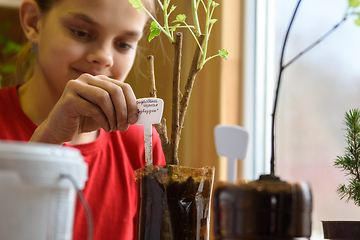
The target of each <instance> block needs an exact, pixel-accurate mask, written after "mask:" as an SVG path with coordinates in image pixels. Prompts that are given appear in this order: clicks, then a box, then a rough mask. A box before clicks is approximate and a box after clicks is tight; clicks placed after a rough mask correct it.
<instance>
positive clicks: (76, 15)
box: [69, 12, 99, 26]
mask: <svg viewBox="0 0 360 240" xmlns="http://www.w3.org/2000/svg"><path fill="white" fill-rule="evenodd" d="M69 14H70V15H71V16H72V17H74V18H79V19H81V20H83V21H84V22H87V23H89V24H91V25H95V26H96V25H99V24H98V23H96V22H95V21H94V20H93V19H92V18H90V17H89V16H88V15H86V14H83V13H76V12H70V13H69Z"/></svg>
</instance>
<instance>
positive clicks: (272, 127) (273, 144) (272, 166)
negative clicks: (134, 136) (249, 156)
mask: <svg viewBox="0 0 360 240" xmlns="http://www.w3.org/2000/svg"><path fill="white" fill-rule="evenodd" d="M300 3H301V0H299V1H298V3H297V5H296V8H295V11H294V13H293V15H292V18H291V21H290V24H289V27H288V29H287V31H286V35H285V40H284V43H283V46H282V51H281V57H280V70H279V76H278V81H277V87H276V92H275V101H274V108H273V112H272V124H271V160H270V168H271V169H270V174H271V175H275V116H276V108H277V102H278V96H279V89H280V83H281V76H282V72H283V70H284V66H283V59H284V52H285V47H286V42H287V39H288V36H289V33H290V29H291V26H292V24H293V22H294V19H295V16H296V13H297V11H298V9H299V6H300Z"/></svg>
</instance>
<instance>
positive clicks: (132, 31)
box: [33, 0, 147, 93]
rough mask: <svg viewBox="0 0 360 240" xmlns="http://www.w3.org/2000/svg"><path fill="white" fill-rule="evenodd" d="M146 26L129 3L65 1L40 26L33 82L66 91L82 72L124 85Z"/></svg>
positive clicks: (144, 18) (120, 0) (143, 16)
mask: <svg viewBox="0 0 360 240" xmlns="http://www.w3.org/2000/svg"><path fill="white" fill-rule="evenodd" d="M146 21H147V16H146V13H144V12H140V13H139V12H138V11H137V10H136V9H135V8H133V7H132V5H131V4H130V3H129V2H128V0H91V1H89V0H60V1H57V2H56V3H55V4H54V5H53V6H52V8H51V9H50V11H49V12H46V13H45V14H41V17H40V18H39V21H38V24H37V30H38V36H37V39H36V40H34V41H36V45H37V57H36V62H35V69H34V75H33V78H41V79H42V80H45V81H46V82H47V83H48V84H49V86H51V87H53V88H55V89H53V90H56V91H57V92H60V93H61V92H62V91H63V89H64V87H65V84H66V83H67V81H69V80H70V79H76V78H78V77H79V76H80V75H81V74H83V73H89V74H92V75H106V76H108V77H110V78H113V79H117V80H119V81H124V80H125V78H126V76H127V74H128V73H129V71H130V69H131V67H132V65H133V62H134V59H135V53H136V49H137V43H138V41H139V40H140V38H141V36H142V31H143V28H144V25H145V23H146Z"/></svg>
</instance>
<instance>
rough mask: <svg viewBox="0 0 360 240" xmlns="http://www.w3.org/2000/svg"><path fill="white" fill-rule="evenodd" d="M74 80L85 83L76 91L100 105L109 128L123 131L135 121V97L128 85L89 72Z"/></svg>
mask: <svg viewBox="0 0 360 240" xmlns="http://www.w3.org/2000/svg"><path fill="white" fill-rule="evenodd" d="M75 81H79V82H83V83H85V84H84V85H85V86H82V87H79V88H77V89H76V93H77V94H78V95H79V96H81V97H82V98H84V99H86V100H88V101H89V102H91V103H93V104H96V105H98V106H99V107H100V109H101V110H102V111H103V113H104V114H105V116H106V118H107V119H108V122H109V125H110V128H111V130H113V131H117V130H120V131H125V130H127V128H128V124H129V123H130V124H133V123H135V122H136V121H137V106H136V97H135V94H134V92H133V90H132V88H131V87H130V85H128V84H126V83H122V82H120V81H117V80H114V79H110V78H108V77H106V76H91V75H89V74H84V75H82V76H81V77H80V78H79V79H78V80H75Z"/></svg>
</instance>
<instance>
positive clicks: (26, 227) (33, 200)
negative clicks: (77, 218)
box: [0, 141, 88, 240]
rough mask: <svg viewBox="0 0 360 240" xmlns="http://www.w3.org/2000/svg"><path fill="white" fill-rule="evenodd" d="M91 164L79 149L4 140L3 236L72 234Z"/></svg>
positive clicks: (67, 238) (0, 239)
mask: <svg viewBox="0 0 360 240" xmlns="http://www.w3.org/2000/svg"><path fill="white" fill-rule="evenodd" d="M62 174H68V175H70V176H72V178H73V179H74V180H75V182H76V184H77V186H78V188H79V189H83V188H84V185H85V182H86V180H87V177H88V166H87V164H86V163H85V162H84V160H83V157H82V155H81V153H80V151H79V150H77V149H72V148H65V147H60V146H59V145H52V144H26V143H20V142H11V143H10V142H2V141H0V240H60V239H61V240H71V239H72V230H73V219H74V209H75V199H76V191H75V188H74V186H73V184H72V182H71V181H70V180H69V179H67V178H62V177H61V176H62Z"/></svg>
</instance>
